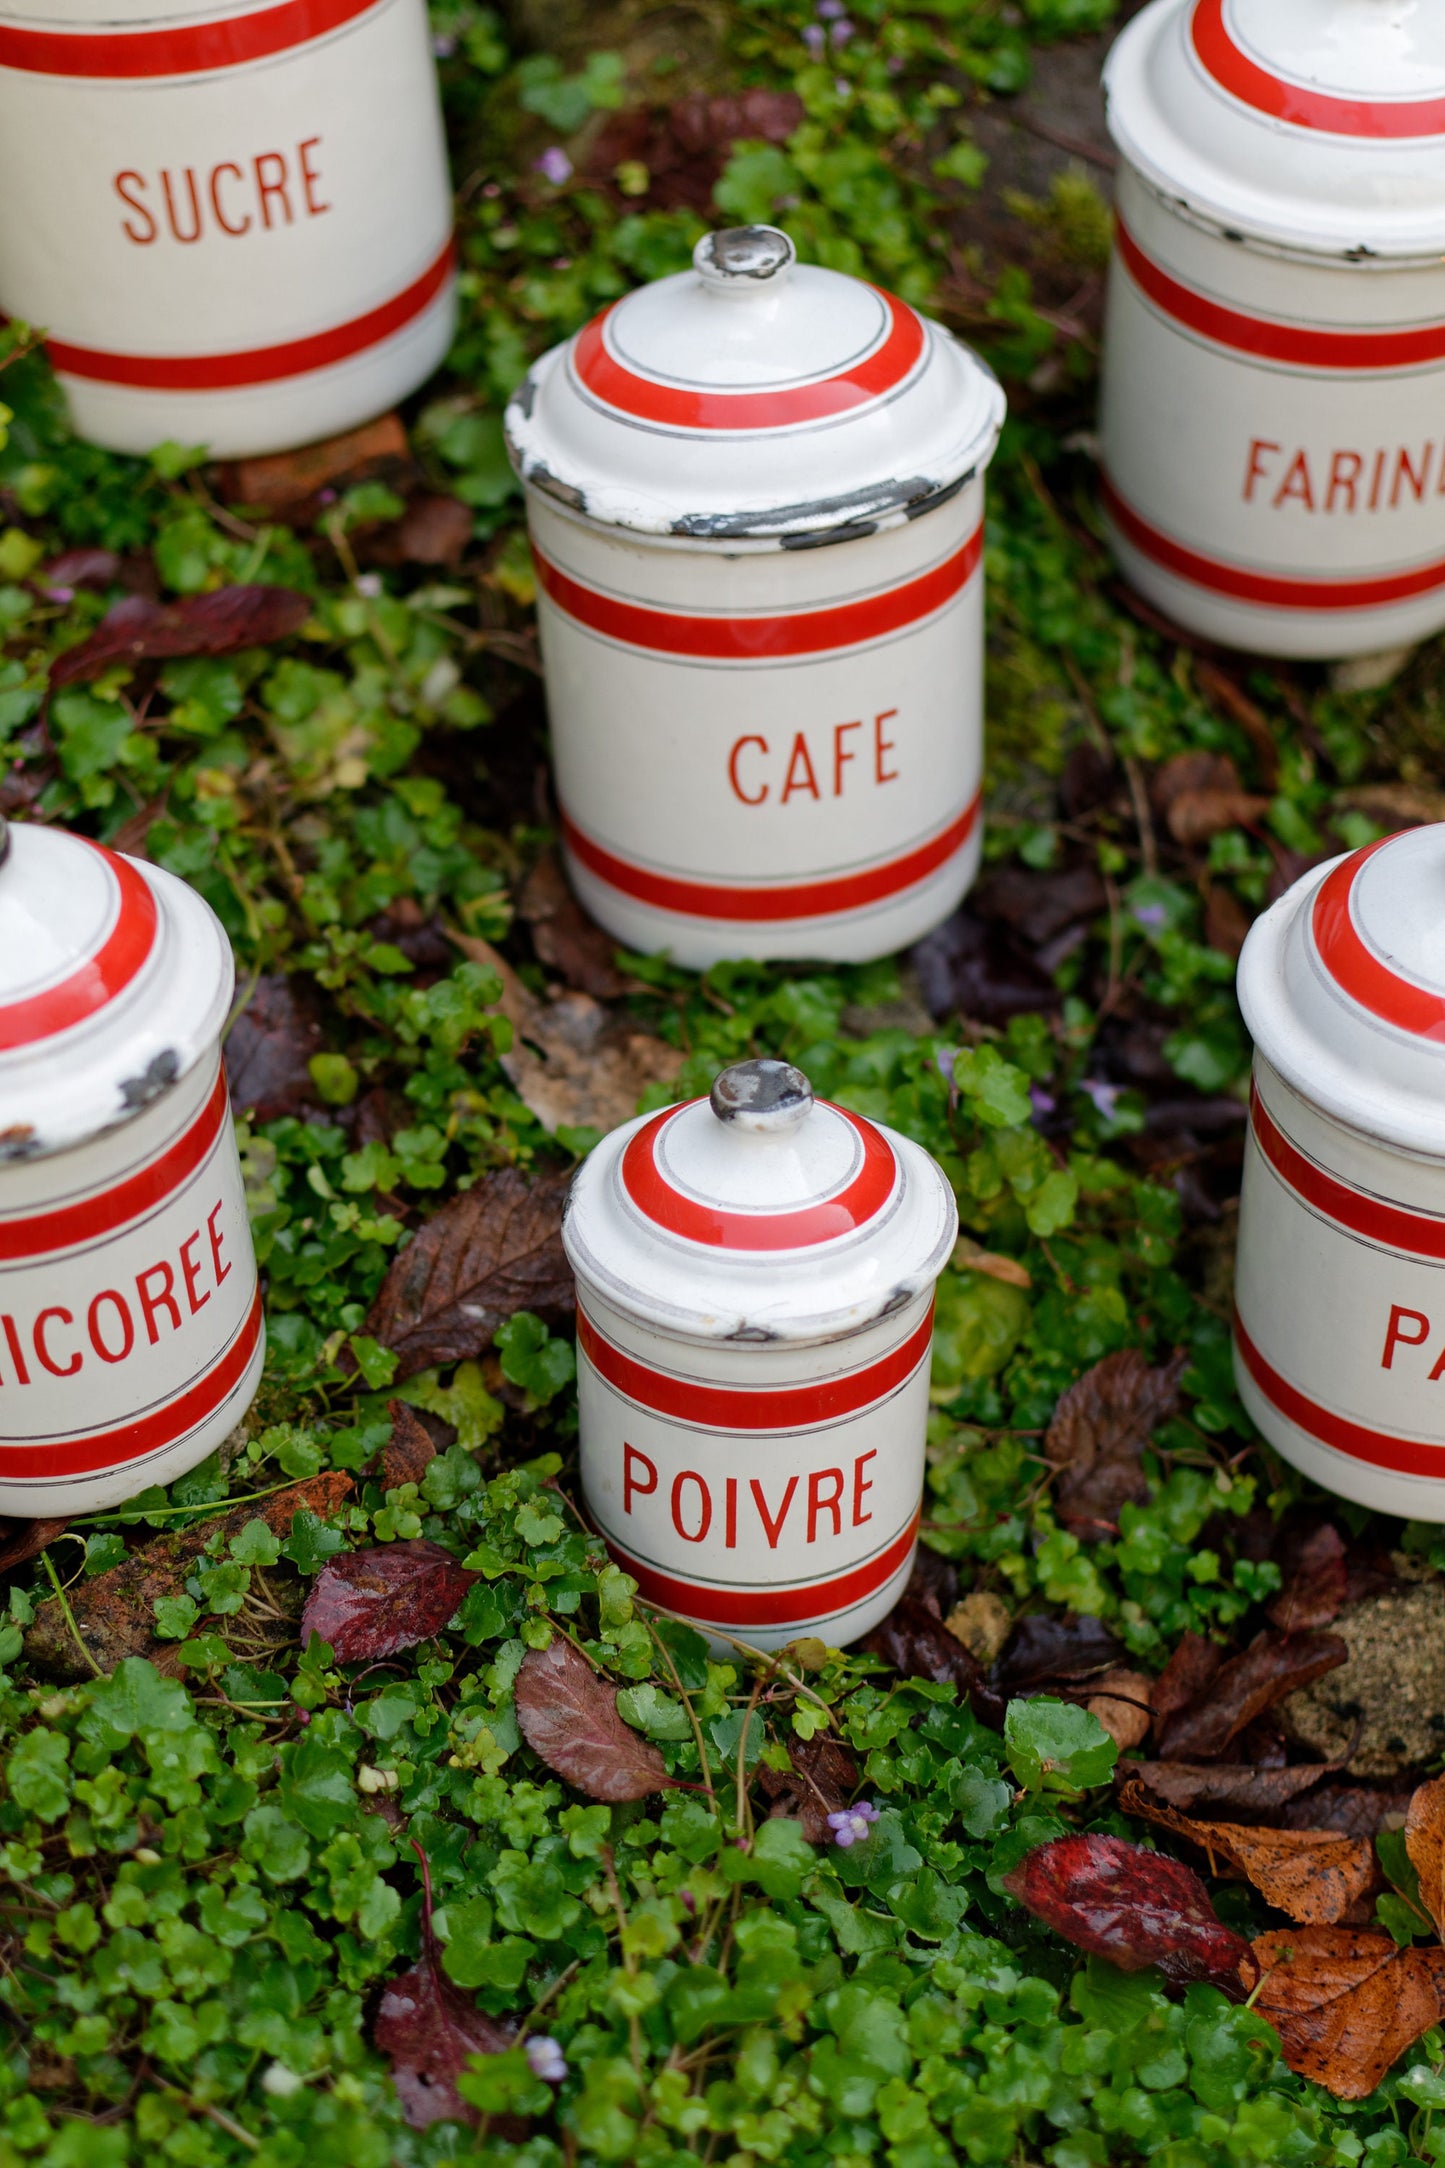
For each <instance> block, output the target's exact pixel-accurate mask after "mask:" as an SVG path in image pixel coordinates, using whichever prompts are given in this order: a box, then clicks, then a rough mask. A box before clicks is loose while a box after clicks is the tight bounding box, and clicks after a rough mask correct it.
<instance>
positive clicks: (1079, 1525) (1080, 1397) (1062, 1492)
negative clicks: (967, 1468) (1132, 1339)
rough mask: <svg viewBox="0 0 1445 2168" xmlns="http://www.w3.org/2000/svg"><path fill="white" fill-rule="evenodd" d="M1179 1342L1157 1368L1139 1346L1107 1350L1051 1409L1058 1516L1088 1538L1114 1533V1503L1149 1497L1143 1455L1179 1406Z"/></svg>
mask: <svg viewBox="0 0 1445 2168" xmlns="http://www.w3.org/2000/svg"><path fill="white" fill-rule="evenodd" d="M1187 1362H1188V1356H1187V1355H1186V1354H1185V1353H1184V1351H1183V1350H1182V1349H1180V1350H1179V1352H1178V1353H1176V1354H1175V1355H1173V1356H1171V1358H1170V1360H1169V1361H1168V1362H1167V1363H1164V1364H1162V1365H1160V1367H1159V1368H1158V1369H1154V1368H1152V1367H1151V1366H1150V1363H1149V1359H1148V1357H1147V1356H1146V1355H1145V1353H1144V1351H1143V1349H1142V1348H1136V1347H1131V1348H1121V1349H1120V1350H1119V1351H1118V1352H1117V1353H1116V1354H1113V1355H1106V1356H1105V1357H1104V1359H1103V1361H1102V1362H1097V1363H1095V1364H1094V1366H1093V1368H1092V1369H1090V1370H1086V1371H1085V1372H1084V1374H1083V1376H1082V1377H1081V1378H1079V1379H1077V1380H1076V1382H1075V1383H1074V1384H1073V1385H1071V1386H1070V1387H1069V1389H1068V1391H1067V1392H1066V1393H1065V1394H1064V1395H1063V1397H1062V1399H1061V1400H1060V1401H1059V1404H1058V1406H1057V1408H1055V1410H1054V1417H1053V1421H1052V1422H1051V1423H1050V1424H1049V1428H1048V1432H1047V1435H1046V1437H1045V1439H1044V1453H1045V1456H1046V1457H1047V1459H1048V1460H1049V1461H1050V1462H1051V1463H1052V1464H1053V1466H1054V1467H1055V1468H1057V1469H1059V1470H1060V1471H1061V1472H1060V1475H1059V1479H1058V1482H1057V1484H1056V1486H1055V1492H1054V1497H1055V1504H1056V1507H1057V1511H1058V1515H1059V1519H1060V1520H1061V1521H1062V1522H1063V1524H1064V1526H1065V1527H1066V1528H1068V1529H1069V1530H1071V1531H1072V1533H1073V1534H1075V1535H1077V1536H1080V1537H1082V1538H1083V1539H1084V1540H1085V1541H1086V1542H1096V1541H1098V1539H1099V1538H1100V1537H1103V1536H1108V1535H1112V1534H1114V1533H1115V1530H1116V1527H1117V1523H1118V1517H1119V1510H1120V1508H1121V1507H1122V1506H1124V1505H1126V1504H1128V1503H1129V1502H1130V1501H1133V1502H1134V1503H1135V1504H1138V1503H1140V1502H1141V1501H1142V1500H1143V1499H1144V1498H1146V1497H1147V1496H1148V1484H1147V1483H1146V1481H1145V1479H1144V1472H1143V1469H1142V1467H1141V1466H1140V1456H1141V1455H1142V1453H1143V1451H1144V1448H1145V1446H1146V1445H1147V1444H1148V1443H1149V1440H1150V1438H1151V1437H1152V1436H1153V1434H1154V1432H1155V1430H1157V1429H1158V1427H1159V1425H1160V1424H1161V1423H1163V1422H1165V1421H1167V1419H1168V1418H1169V1417H1170V1416H1171V1415H1172V1414H1173V1413H1174V1412H1175V1410H1176V1408H1177V1407H1178V1405H1179V1380H1180V1378H1181V1377H1182V1376H1183V1374H1184V1370H1185V1367H1186V1364H1187Z"/></svg>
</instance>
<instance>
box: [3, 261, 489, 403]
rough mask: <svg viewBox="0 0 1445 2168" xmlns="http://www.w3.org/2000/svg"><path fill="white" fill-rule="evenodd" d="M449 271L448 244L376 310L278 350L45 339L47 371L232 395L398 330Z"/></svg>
mask: <svg viewBox="0 0 1445 2168" xmlns="http://www.w3.org/2000/svg"><path fill="white" fill-rule="evenodd" d="M451 269H452V244H451V241H450V240H448V241H447V244H446V247H445V248H444V249H443V250H442V252H441V254H440V255H439V256H438V257H437V258H436V260H435V262H433V263H431V264H429V265H428V266H427V268H426V270H425V271H423V273H422V275H421V277H420V278H418V279H413V281H412V283H411V285H410V286H408V287H406V288H404V289H403V291H402V292H401V293H399V294H395V295H393V297H392V299H391V300H390V301H384V302H382V304H381V306H380V307H379V308H375V309H368V310H367V312H366V314H365V315H364V316H353V317H352V318H351V320H350V322H349V323H345V324H334V325H333V326H332V328H331V329H330V330H329V331H317V332H313V333H312V334H311V335H310V337H308V338H305V339H288V340H286V341H285V342H284V343H283V344H282V345H280V346H253V347H248V348H247V349H246V350H245V351H244V352H242V353H236V354H111V353H106V352H103V351H102V350H101V348H99V347H94V346H71V345H70V344H69V343H68V342H67V341H66V340H64V339H47V340H46V342H45V351H46V353H47V354H48V355H49V357H50V360H51V363H52V365H53V367H55V368H56V369H59V370H60V371H62V373H63V374H65V375H66V376H81V377H88V378H90V379H92V380H93V381H94V382H96V383H100V384H130V385H133V386H135V387H136V388H137V389H139V390H142V391H236V390H241V389H244V388H245V387H246V386H247V385H249V384H273V383H275V382H276V381H277V379H278V378H280V377H284V376H304V375H305V374H306V372H307V371H308V370H309V369H325V368H329V367H330V365H331V364H332V363H333V362H337V361H348V360H349V359H350V358H351V356H352V355H353V354H360V353H363V352H364V351H365V349H366V348H367V347H369V346H377V345H379V344H380V343H381V341H382V340H383V339H389V338H390V337H391V336H392V334H393V333H394V332H397V331H401V330H404V329H405V327H406V326H407V325H408V324H410V323H412V322H413V321H414V320H415V318H417V317H418V316H420V315H421V314H422V312H423V311H424V310H425V309H427V308H428V307H429V306H430V305H431V303H432V302H433V301H434V300H435V299H436V297H437V295H438V294H439V293H440V292H441V290H442V288H443V287H444V286H445V285H446V283H447V280H448V278H449V277H450V276H451Z"/></svg>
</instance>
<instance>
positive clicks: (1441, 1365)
mask: <svg viewBox="0 0 1445 2168" xmlns="http://www.w3.org/2000/svg"><path fill="white" fill-rule="evenodd" d="M1442 1377H1445V1348H1441V1350H1440V1353H1439V1356H1438V1357H1437V1359H1436V1363H1435V1367H1434V1369H1433V1370H1432V1371H1431V1372H1430V1375H1429V1377H1428V1378H1427V1379H1426V1381H1425V1382H1426V1384H1427V1385H1438V1384H1439V1382H1440V1380H1441V1378H1442Z"/></svg>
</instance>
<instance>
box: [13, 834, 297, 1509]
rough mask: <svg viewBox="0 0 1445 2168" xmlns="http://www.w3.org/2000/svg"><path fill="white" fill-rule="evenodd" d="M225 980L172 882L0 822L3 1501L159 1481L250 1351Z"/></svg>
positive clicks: (240, 1411) (222, 1415)
mask: <svg viewBox="0 0 1445 2168" xmlns="http://www.w3.org/2000/svg"><path fill="white" fill-rule="evenodd" d="M233 983H234V971H233V967H232V962H231V951H230V946H229V944H228V943H227V940H226V936H225V934H224V933H223V932H222V930H221V927H220V924H219V923H218V921H217V919H216V918H215V916H214V914H213V913H212V912H211V910H210V909H209V908H208V906H207V905H206V904H205V903H203V902H202V901H201V899H200V897H199V896H197V895H196V894H194V892H193V891H192V890H191V889H189V888H187V887H186V886H185V884H184V883H183V882H181V881H178V880H176V879H175V877H174V875H172V874H169V873H163V872H162V871H160V869H159V868H158V867H155V866H149V865H141V864H139V863H138V862H137V861H136V860H134V859H130V858H123V857H121V856H120V855H119V854H118V853H116V852H114V851H108V850H104V849H102V848H101V847H100V846H99V845H98V844H94V843H89V842H86V841H85V840H84V839H83V838H81V837H79V836H72V835H66V834H63V833H62V832H60V831H59V830H56V829H48V828H41V827H38V826H34V825H31V824H28V823H27V824H24V825H20V824H13V825H11V826H10V827H9V828H8V829H7V828H6V826H5V824H4V823H3V822H0V1513H5V1514H13V1515H17V1516H22V1515H25V1514H33V1513H45V1514H59V1513H67V1514H68V1513H85V1512H92V1511H95V1510H96V1509H97V1508H99V1507H102V1506H109V1505H115V1504H116V1503H118V1502H119V1501H120V1500H122V1499H125V1498H131V1497H134V1496H135V1494H136V1493H137V1492H138V1491H141V1490H143V1489H145V1488H146V1486H147V1485H149V1484H152V1483H168V1482H170V1481H171V1480H172V1479H173V1478H174V1477H176V1476H178V1475H182V1474H184V1472H185V1471H186V1469H188V1468H191V1467H194V1466H195V1464H196V1462H197V1461H199V1460H202V1459H204V1457H205V1456H206V1454H207V1453H209V1452H211V1451H212V1450H213V1449H214V1448H215V1447H216V1446H217V1445H219V1444H220V1442H221V1440H222V1438H224V1437H225V1435H226V1433H227V1432H228V1431H229V1430H231V1429H233V1428H234V1426H235V1425H236V1424H237V1423H238V1422H239V1421H240V1419H241V1417H242V1416H243V1415H244V1414H245V1412H246V1409H247V1407H248V1406H249V1405H250V1402H251V1398H252V1395H253V1394H254V1392H255V1390H256V1386H257V1383H258V1381H259V1379H260V1375H261V1364H262V1358H263V1353H264V1344H263V1333H262V1324H261V1303H260V1294H259V1291H258V1287H257V1279H256V1260H255V1253H254V1251H253V1249H252V1246H251V1235H250V1230H249V1227H248V1224H247V1219H246V1201H245V1197H244V1194H243V1191H242V1185H241V1168H240V1163H239V1160H238V1157H237V1153H236V1145H235V1140H234V1137H233V1135H232V1131H231V1111H230V1106H229V1103H228V1101H227V1097H226V1080H225V1077H224V1075H223V1073H222V1070H221V1055H220V1039H221V1031H222V1028H223V1026H224V1024H225V1020H226V1013H227V1010H228V1008H229V1006H230V1000H231V992H232V987H233Z"/></svg>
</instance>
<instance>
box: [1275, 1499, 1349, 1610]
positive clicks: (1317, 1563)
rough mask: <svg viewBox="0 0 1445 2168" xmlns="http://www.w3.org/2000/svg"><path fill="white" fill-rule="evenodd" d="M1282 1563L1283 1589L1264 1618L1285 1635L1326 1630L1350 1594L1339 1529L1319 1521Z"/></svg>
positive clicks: (1343, 1548) (1342, 1540) (1346, 1559)
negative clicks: (1324, 1627) (1283, 1568)
mask: <svg viewBox="0 0 1445 2168" xmlns="http://www.w3.org/2000/svg"><path fill="white" fill-rule="evenodd" d="M1283 1563H1284V1566H1285V1580H1284V1586H1283V1587H1282V1588H1281V1590H1280V1592H1279V1594H1278V1595H1277V1596H1276V1597H1275V1598H1274V1600H1273V1602H1272V1603H1270V1604H1268V1605H1266V1607H1265V1615H1266V1617H1268V1618H1270V1619H1271V1620H1273V1622H1274V1624H1275V1625H1276V1626H1278V1627H1279V1629H1280V1631H1281V1632H1282V1633H1287V1634H1295V1633H1303V1632H1305V1631H1307V1630H1308V1629H1310V1628H1311V1627H1316V1626H1328V1625H1329V1623H1330V1621H1331V1619H1334V1618H1338V1616H1339V1614H1340V1612H1341V1611H1342V1610H1343V1609H1344V1605H1345V1600H1346V1598H1347V1597H1348V1595H1349V1590H1350V1568H1349V1560H1348V1557H1347V1555H1346V1552H1345V1542H1344V1538H1343V1536H1341V1534H1340V1532H1339V1530H1338V1528H1336V1527H1334V1526H1333V1524H1332V1523H1331V1522H1329V1521H1322V1522H1321V1523H1320V1525H1319V1527H1317V1528H1314V1529H1311V1530H1310V1532H1309V1534H1308V1535H1306V1536H1305V1537H1304V1538H1303V1540H1302V1541H1301V1542H1300V1543H1299V1544H1298V1545H1296V1546H1294V1547H1293V1549H1292V1551H1291V1553H1290V1554H1289V1555H1288V1556H1287V1557H1286V1559H1285V1560H1284V1562H1283Z"/></svg>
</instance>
